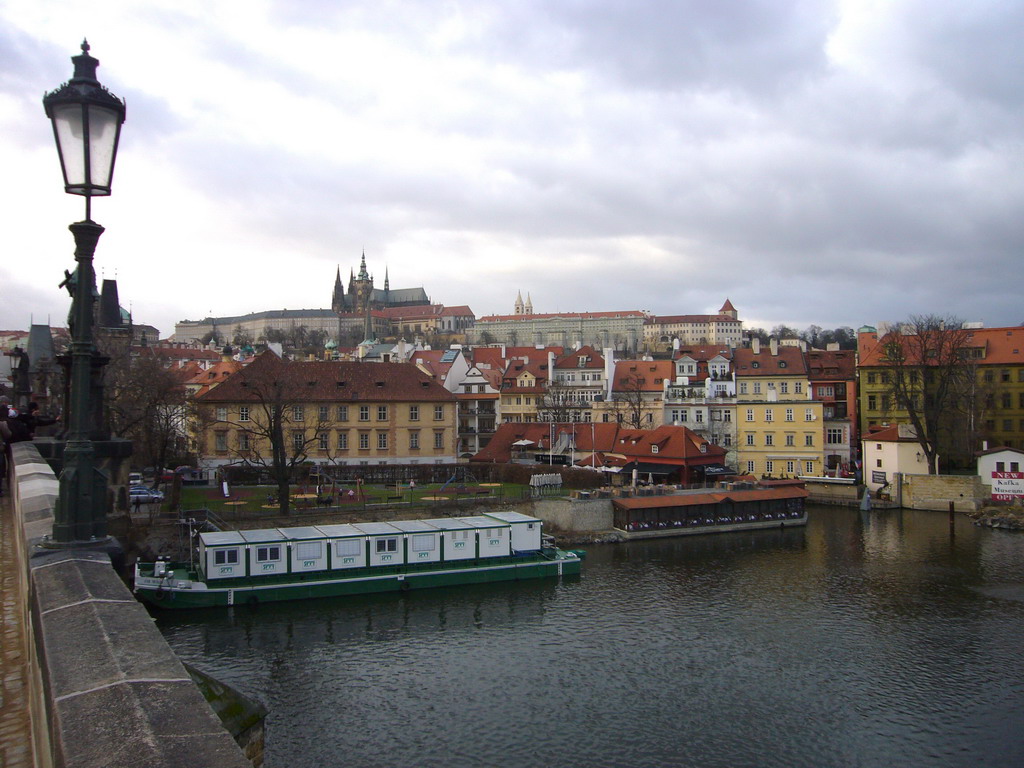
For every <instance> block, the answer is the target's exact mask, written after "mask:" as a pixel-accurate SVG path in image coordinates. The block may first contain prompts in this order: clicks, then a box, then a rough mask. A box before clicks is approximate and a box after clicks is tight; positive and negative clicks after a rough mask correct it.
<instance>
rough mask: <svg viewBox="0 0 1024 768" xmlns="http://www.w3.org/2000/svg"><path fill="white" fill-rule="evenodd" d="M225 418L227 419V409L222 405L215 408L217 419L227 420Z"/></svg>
mask: <svg viewBox="0 0 1024 768" xmlns="http://www.w3.org/2000/svg"><path fill="white" fill-rule="evenodd" d="M227 420H228V409H227V408H224V407H223V406H222V407H219V408H217V421H227Z"/></svg>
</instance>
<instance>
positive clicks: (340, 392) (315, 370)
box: [199, 352, 455, 403]
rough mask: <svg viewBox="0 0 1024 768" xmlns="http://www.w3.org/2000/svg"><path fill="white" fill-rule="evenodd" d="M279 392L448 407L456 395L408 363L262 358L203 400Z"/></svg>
mask: <svg viewBox="0 0 1024 768" xmlns="http://www.w3.org/2000/svg"><path fill="white" fill-rule="evenodd" d="M271 387H280V388H281V390H282V393H283V398H285V399H288V401H289V402H346V401H347V402H352V401H359V400H367V401H373V402H376V401H399V402H401V401H409V402H423V401H438V402H440V401H445V400H454V399H455V397H454V395H452V393H451V392H449V391H448V390H446V389H445V388H444V387H442V386H441V385H440V384H438V383H436V382H435V381H433V380H432V379H431V378H430V377H429V376H427V374H425V373H423V371H421V370H420V369H419V368H417V367H416V366H414V365H407V364H405V363H357V362H350V361H342V362H325V361H312V362H291V361H286V360H282V359H281V358H279V357H278V356H277V355H275V354H274V353H273V352H264V353H263V354H261V355H258V356H257V357H256V358H255V359H254V360H253V362H252V363H250V364H249V365H247V366H246V367H245V368H243V369H242V370H241V371H239V372H238V373H237V374H236V375H234V376H231V377H230V378H228V379H227V380H225V381H224V382H223V383H222V384H220V385H218V386H217V387H214V388H213V389H211V390H210V391H209V392H207V393H206V394H205V395H203V396H202V397H200V398H199V399H200V400H202V401H203V402H207V403H219V402H229V403H230V402H246V401H257V400H260V399H261V398H263V399H266V398H267V397H268V394H267V393H268V390H269V389H270V388H271Z"/></svg>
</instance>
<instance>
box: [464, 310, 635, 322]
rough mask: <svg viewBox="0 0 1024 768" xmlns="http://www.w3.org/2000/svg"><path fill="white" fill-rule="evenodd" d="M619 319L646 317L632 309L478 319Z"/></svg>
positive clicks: (483, 319)
mask: <svg viewBox="0 0 1024 768" xmlns="http://www.w3.org/2000/svg"><path fill="white" fill-rule="evenodd" d="M617 317H645V315H644V313H643V312H641V311H639V310H636V309H630V310H626V311H624V312H549V313H547V314H543V315H540V314H533V315H486V316H484V317H481V318H479V319H478V322H483V323H486V322H496V321H499V320H523V321H526V320H548V319H551V318H571V319H574V320H600V319H613V318H617Z"/></svg>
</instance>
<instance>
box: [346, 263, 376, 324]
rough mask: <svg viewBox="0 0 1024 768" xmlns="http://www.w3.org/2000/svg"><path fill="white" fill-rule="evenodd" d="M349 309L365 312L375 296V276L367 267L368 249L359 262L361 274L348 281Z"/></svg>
mask: <svg viewBox="0 0 1024 768" xmlns="http://www.w3.org/2000/svg"><path fill="white" fill-rule="evenodd" d="M348 296H349V311H350V312H358V313H360V314H363V313H365V312H366V310H367V308H368V307H369V306H370V301H371V300H372V298H373V277H372V276H371V275H370V273H369V272H368V271H367V269H366V251H363V257H362V259H361V260H360V262H359V274H358V275H356V276H355V277H350V278H349V281H348Z"/></svg>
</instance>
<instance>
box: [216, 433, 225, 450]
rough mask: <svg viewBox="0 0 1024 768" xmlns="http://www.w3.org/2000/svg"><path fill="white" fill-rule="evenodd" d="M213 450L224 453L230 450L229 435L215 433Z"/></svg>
mask: <svg viewBox="0 0 1024 768" xmlns="http://www.w3.org/2000/svg"><path fill="white" fill-rule="evenodd" d="M213 448H214V450H215V451H218V452H223V451H226V450H227V449H228V433H227V432H214V433H213Z"/></svg>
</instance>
